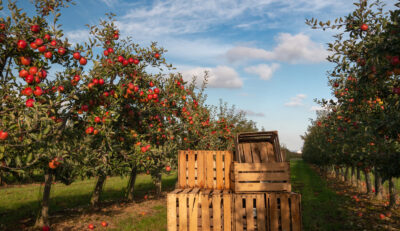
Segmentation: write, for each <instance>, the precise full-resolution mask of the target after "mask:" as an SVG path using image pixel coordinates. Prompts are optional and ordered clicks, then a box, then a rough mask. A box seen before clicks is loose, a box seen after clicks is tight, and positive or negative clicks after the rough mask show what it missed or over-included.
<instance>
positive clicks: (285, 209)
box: [280, 193, 290, 231]
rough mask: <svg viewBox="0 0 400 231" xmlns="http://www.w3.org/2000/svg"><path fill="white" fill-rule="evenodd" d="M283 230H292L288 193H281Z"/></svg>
mask: <svg viewBox="0 0 400 231" xmlns="http://www.w3.org/2000/svg"><path fill="white" fill-rule="evenodd" d="M280 198H281V220H282V231H290V208H289V198H288V194H286V193H282V194H280Z"/></svg>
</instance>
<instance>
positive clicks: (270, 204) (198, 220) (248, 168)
mask: <svg viewBox="0 0 400 231" xmlns="http://www.w3.org/2000/svg"><path fill="white" fill-rule="evenodd" d="M284 160H285V155H284V153H282V152H281V151H280V146H279V141H278V136H277V132H264V133H258V134H257V133H243V134H239V135H238V137H237V142H236V153H235V155H233V154H232V152H230V151H202V150H190V151H179V154H178V183H177V189H176V190H174V191H173V192H171V193H169V194H168V196H167V213H168V215H167V220H168V230H169V231H175V230H179V231H183V230H190V231H192V230H196V231H197V230H205V231H207V230H221V231H222V230H223V231H231V230H235V231H242V230H248V231H250V230H257V231H261V230H265V231H275V230H276V231H296V230H301V206H300V201H301V198H300V195H299V194H296V193H292V192H290V191H291V187H290V172H289V164H288V163H287V162H284Z"/></svg>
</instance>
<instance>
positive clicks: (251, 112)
mask: <svg viewBox="0 0 400 231" xmlns="http://www.w3.org/2000/svg"><path fill="white" fill-rule="evenodd" d="M243 112H244V113H245V114H246V115H247V116H253V117H265V114H264V113H262V112H254V111H252V110H243Z"/></svg>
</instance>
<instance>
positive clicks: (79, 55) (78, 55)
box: [72, 52, 81, 60]
mask: <svg viewBox="0 0 400 231" xmlns="http://www.w3.org/2000/svg"><path fill="white" fill-rule="evenodd" d="M72 56H73V57H74V59H76V60H78V59H80V58H81V54H80V53H79V52H75V53H74V54H73V55H72Z"/></svg>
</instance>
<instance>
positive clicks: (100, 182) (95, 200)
mask: <svg viewBox="0 0 400 231" xmlns="http://www.w3.org/2000/svg"><path fill="white" fill-rule="evenodd" d="M105 181H106V176H105V175H99V176H98V177H97V182H96V186H95V188H94V191H93V194H92V198H90V205H91V206H93V207H97V206H98V204H99V201H100V194H101V192H102V191H103V186H104V182H105Z"/></svg>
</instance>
